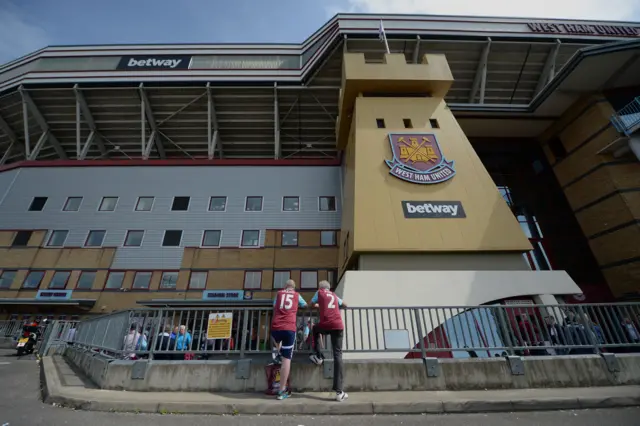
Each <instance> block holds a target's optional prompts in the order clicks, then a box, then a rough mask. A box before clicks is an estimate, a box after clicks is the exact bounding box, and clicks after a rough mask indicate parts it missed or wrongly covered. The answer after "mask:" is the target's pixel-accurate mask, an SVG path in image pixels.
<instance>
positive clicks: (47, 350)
mask: <svg viewBox="0 0 640 426" xmlns="http://www.w3.org/2000/svg"><path fill="white" fill-rule="evenodd" d="M77 324H78V321H52V322H51V323H50V324H49V325H47V328H46V329H45V331H44V336H43V337H42V340H41V341H40V345H39V346H38V354H39V355H40V356H46V355H55V354H60V355H61V354H63V353H64V349H65V348H66V347H67V346H68V345H69V344H71V343H73V339H74V337H75V332H76V325H77Z"/></svg>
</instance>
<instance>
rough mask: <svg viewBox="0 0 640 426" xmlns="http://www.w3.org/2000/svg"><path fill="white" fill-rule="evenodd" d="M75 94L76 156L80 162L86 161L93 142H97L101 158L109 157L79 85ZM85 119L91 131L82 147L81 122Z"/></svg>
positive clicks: (75, 86) (76, 86)
mask: <svg viewBox="0 0 640 426" xmlns="http://www.w3.org/2000/svg"><path fill="white" fill-rule="evenodd" d="M73 93H74V95H75V97H76V156H77V159H78V160H84V159H85V158H86V157H87V154H88V152H89V148H91V145H92V144H93V142H94V141H95V142H96V145H98V149H99V150H100V157H107V156H108V155H109V153H108V152H107V148H106V147H105V146H104V142H103V141H102V138H101V137H100V133H99V132H98V129H97V127H96V122H95V120H94V119H93V115H92V114H91V110H90V109H89V105H87V101H86V100H85V98H84V95H83V94H82V91H80V89H79V88H78V85H77V84H76V85H74V86H73ZM81 118H84V121H85V123H87V126H89V129H90V130H91V131H90V133H89V136H88V137H87V140H86V141H85V143H84V145H82V143H81V141H80V120H81Z"/></svg>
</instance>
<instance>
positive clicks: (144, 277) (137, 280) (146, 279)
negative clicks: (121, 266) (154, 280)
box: [132, 272, 152, 290]
mask: <svg viewBox="0 0 640 426" xmlns="http://www.w3.org/2000/svg"><path fill="white" fill-rule="evenodd" d="M151 275H152V273H151V272H136V276H135V277H134V278H133V287H132V288H133V289H137V290H148V289H149V284H151Z"/></svg>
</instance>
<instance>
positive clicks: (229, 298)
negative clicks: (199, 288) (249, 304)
mask: <svg viewBox="0 0 640 426" xmlns="http://www.w3.org/2000/svg"><path fill="white" fill-rule="evenodd" d="M251 299H253V292H251V291H246V292H245V291H244V290H205V291H203V292H202V300H207V301H209V302H239V301H241V300H251Z"/></svg>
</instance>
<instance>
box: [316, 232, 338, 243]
mask: <svg viewBox="0 0 640 426" xmlns="http://www.w3.org/2000/svg"><path fill="white" fill-rule="evenodd" d="M320 245H321V246H335V245H337V244H336V231H320Z"/></svg>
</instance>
